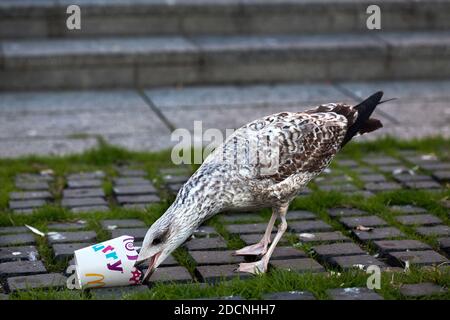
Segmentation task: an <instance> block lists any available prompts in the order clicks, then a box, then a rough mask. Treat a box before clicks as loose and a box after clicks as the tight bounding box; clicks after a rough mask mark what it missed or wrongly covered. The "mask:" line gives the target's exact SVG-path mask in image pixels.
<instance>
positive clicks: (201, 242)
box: [184, 236, 227, 251]
mask: <svg viewBox="0 0 450 320" xmlns="http://www.w3.org/2000/svg"><path fill="white" fill-rule="evenodd" d="M184 246H185V247H186V248H187V249H188V250H191V251H195V250H218V249H226V248H227V243H226V241H225V239H223V238H222V237H220V236H219V237H214V238H196V239H191V240H189V241H186V242H185V244H184Z"/></svg>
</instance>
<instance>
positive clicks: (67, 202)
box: [61, 197, 108, 208]
mask: <svg viewBox="0 0 450 320" xmlns="http://www.w3.org/2000/svg"><path fill="white" fill-rule="evenodd" d="M61 205H62V206H63V207H67V208H74V207H92V206H107V205H108V203H107V202H106V200H105V199H103V198H101V197H95V198H66V199H63V200H61Z"/></svg>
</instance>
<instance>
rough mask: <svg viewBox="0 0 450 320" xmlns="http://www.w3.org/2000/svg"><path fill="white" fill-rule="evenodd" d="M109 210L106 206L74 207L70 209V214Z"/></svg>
mask: <svg viewBox="0 0 450 320" xmlns="http://www.w3.org/2000/svg"><path fill="white" fill-rule="evenodd" d="M108 210H109V208H108V207H107V206H83V207H74V208H70V212H73V213H79V212H105V211H108Z"/></svg>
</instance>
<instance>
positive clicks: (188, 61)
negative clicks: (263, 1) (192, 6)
mask: <svg viewBox="0 0 450 320" xmlns="http://www.w3.org/2000/svg"><path fill="white" fill-rule="evenodd" d="M0 45H1V47H2V57H1V59H0V63H1V64H0V89H8V90H25V89H81V88H112V87H123V88H131V87H138V88H139V87H157V86H165V85H187V84H219V83H220V84H224V83H261V82H269V83H270V82H288V81H323V80H325V81H337V80H346V81H360V80H381V79H390V80H394V79H411V78H415V79H442V78H448V77H449V76H450V32H437V31H434V32H404V33H396V32H392V33H388V32H383V33H376V34H374V33H372V32H365V33H357V34H328V35H310V36H294V35H272V36H199V37H189V38H187V37H180V36H178V37H138V38H136V37H135V38H98V39H72V40H68V39H51V40H16V41H2V42H0Z"/></svg>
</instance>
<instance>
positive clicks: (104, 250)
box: [102, 246, 114, 253]
mask: <svg viewBox="0 0 450 320" xmlns="http://www.w3.org/2000/svg"><path fill="white" fill-rule="evenodd" d="M113 250H114V247H113V246H107V247H106V248H105V249H103V250H102V252H103V253H107V252H108V251H113Z"/></svg>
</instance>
